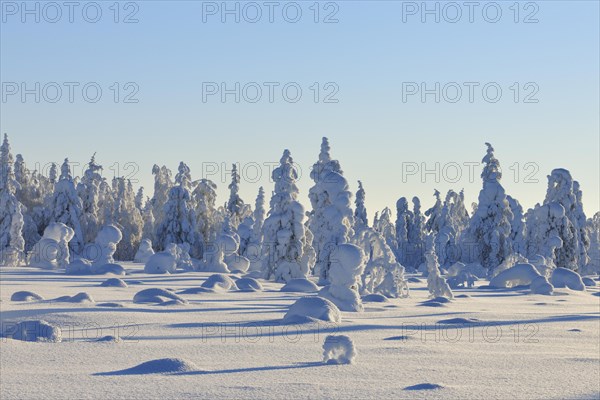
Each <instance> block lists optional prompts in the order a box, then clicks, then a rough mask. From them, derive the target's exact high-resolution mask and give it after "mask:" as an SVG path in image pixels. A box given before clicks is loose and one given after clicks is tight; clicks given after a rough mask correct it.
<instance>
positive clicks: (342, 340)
mask: <svg viewBox="0 0 600 400" xmlns="http://www.w3.org/2000/svg"><path fill="white" fill-rule="evenodd" d="M355 359H356V349H355V348H354V343H353V342H352V339H350V337H348V336H346V335H329V336H327V337H326V338H325V342H324V343H323V362H325V363H327V364H352V363H353V362H354V360H355Z"/></svg>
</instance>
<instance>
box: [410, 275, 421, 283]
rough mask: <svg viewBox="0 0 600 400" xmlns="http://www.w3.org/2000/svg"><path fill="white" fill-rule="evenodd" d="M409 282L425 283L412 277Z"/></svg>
mask: <svg viewBox="0 0 600 400" xmlns="http://www.w3.org/2000/svg"><path fill="white" fill-rule="evenodd" d="M408 282H410V283H421V282H423V281H422V280H421V279H419V278H415V277H414V276H412V277H410V278H408Z"/></svg>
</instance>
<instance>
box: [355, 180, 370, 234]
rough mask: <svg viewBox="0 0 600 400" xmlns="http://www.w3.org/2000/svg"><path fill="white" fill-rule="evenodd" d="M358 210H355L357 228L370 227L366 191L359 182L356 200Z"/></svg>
mask: <svg viewBox="0 0 600 400" xmlns="http://www.w3.org/2000/svg"><path fill="white" fill-rule="evenodd" d="M354 204H355V206H356V208H355V209H354V223H355V224H356V226H360V227H362V226H369V218H368V217H367V208H366V207H365V189H364V188H363V184H362V182H361V181H358V191H357V192H356V199H355V200H354Z"/></svg>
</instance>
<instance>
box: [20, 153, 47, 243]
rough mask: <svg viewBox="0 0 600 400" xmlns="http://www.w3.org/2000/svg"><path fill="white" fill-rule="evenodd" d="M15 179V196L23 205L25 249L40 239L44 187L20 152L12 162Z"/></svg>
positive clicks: (42, 222)
mask: <svg viewBox="0 0 600 400" xmlns="http://www.w3.org/2000/svg"><path fill="white" fill-rule="evenodd" d="M14 172H15V180H16V181H17V183H18V186H17V188H16V193H15V196H16V197H17V200H18V201H19V202H20V203H21V204H22V205H23V208H22V210H21V212H22V214H23V230H22V231H23V232H22V233H23V239H25V251H29V250H31V248H32V247H33V245H35V244H36V243H37V242H38V241H39V240H40V239H41V235H40V230H43V229H44V227H45V226H44V221H45V218H44V208H43V206H44V196H45V194H44V188H43V187H42V186H41V182H40V179H39V177H38V175H37V172H35V171H34V172H33V173H31V172H30V171H29V170H28V169H27V166H26V165H25V160H24V159H23V156H22V155H21V154H17V157H16V160H15V164H14Z"/></svg>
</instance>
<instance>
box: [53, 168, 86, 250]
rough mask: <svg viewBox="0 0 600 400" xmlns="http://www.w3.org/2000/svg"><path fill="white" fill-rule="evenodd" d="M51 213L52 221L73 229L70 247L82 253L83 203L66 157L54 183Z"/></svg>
mask: <svg viewBox="0 0 600 400" xmlns="http://www.w3.org/2000/svg"><path fill="white" fill-rule="evenodd" d="M50 215H51V217H50V220H51V222H62V223H63V224H65V225H67V226H68V227H70V228H71V229H73V232H74V236H73V239H71V241H70V242H69V248H70V249H71V250H72V251H73V252H74V253H75V254H81V252H82V251H83V246H84V243H85V242H84V238H83V231H82V229H81V224H80V221H81V219H82V216H83V204H82V203H81V199H80V198H79V196H78V195H77V189H75V183H74V182H73V177H72V176H71V168H70V167H69V159H68V158H65V161H64V162H63V164H62V166H61V168H60V178H59V179H58V181H57V182H56V184H55V185H54V195H53V197H52V200H51V203H50Z"/></svg>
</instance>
